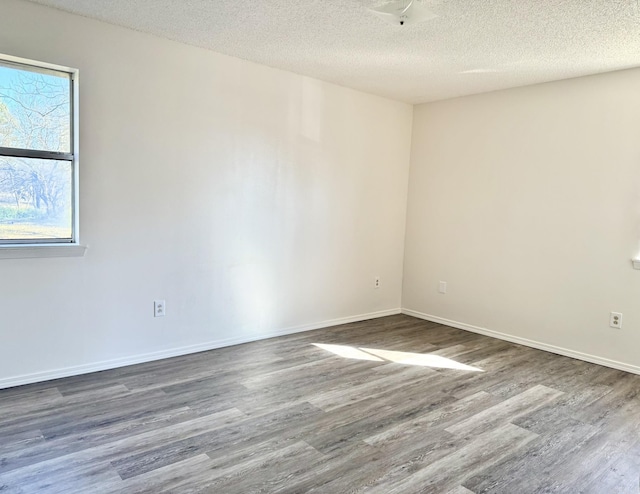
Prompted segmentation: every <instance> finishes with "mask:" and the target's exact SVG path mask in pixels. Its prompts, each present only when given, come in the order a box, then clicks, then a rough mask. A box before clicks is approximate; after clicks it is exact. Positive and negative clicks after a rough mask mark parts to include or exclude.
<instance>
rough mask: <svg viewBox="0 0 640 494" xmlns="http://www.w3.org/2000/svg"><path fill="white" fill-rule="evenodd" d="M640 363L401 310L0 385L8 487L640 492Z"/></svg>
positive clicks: (2, 458)
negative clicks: (506, 337)
mask: <svg viewBox="0 0 640 494" xmlns="http://www.w3.org/2000/svg"><path fill="white" fill-rule="evenodd" d="M639 474H640V376H635V375H631V374H627V373H624V372H621V371H617V370H613V369H608V368H605V367H600V366H598V365H593V364H589V363H586V362H581V361H578V360H573V359H570V358H567V357H561V356H558V355H553V354H550V353H546V352H542V351H538V350H533V349H530V348H526V347H522V346H519V345H514V344H510V343H506V342H504V341H499V340H495V339H492V338H488V337H484V336H480V335H476V334H472V333H467V332H465V331H460V330H457V329H453V328H450V327H446V326H441V325H438V324H434V323H429V322H425V321H421V320H418V319H414V318H411V317H409V316H404V315H401V316H392V317H386V318H382V319H376V320H372V321H364V322H359V323H353V324H347V325H343V326H336V327H333V328H328V329H323V330H317V331H310V332H307V333H301V334H296V335H291V336H285V337H280V338H273V339H269V340H264V341H260V342H255V343H249V344H245V345H238V346H235V347H229V348H224V349H219V350H214V351H210V352H203V353H198V354H194V355H188V356H184V357H179V358H173V359H167V360H163V361H156V362H150V363H147V364H141V365H136V366H130V367H124V368H120V369H115V370H111V371H105V372H99V373H94V374H87V375H83V376H77V377H72V378H67V379H61V380H57V381H50V382H46V383H38V384H34V385H29V386H23V387H17V388H12V389H7V390H2V391H0V492H1V493H3V494H4V493H21V494H24V493H35V492H37V493H47V494H49V493H65V494H67V493H98V494H100V493H112V494H115V493H127V494H129V493H181V494H182V493H196V492H207V493H224V494H226V493H229V494H233V493H243V494H247V493H303V492H305V493H306V492H312V493H358V492H370V493H384V494H389V493H437V494H440V493H442V494H469V493H474V494H480V493H506V494H511V493H594V494H626V493H638V492H639V490H640V489H639V485H640V483H639V482H640V478H639Z"/></svg>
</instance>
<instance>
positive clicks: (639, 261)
mask: <svg viewBox="0 0 640 494" xmlns="http://www.w3.org/2000/svg"><path fill="white" fill-rule="evenodd" d="M631 262H632V263H633V268H634V269H640V259H631Z"/></svg>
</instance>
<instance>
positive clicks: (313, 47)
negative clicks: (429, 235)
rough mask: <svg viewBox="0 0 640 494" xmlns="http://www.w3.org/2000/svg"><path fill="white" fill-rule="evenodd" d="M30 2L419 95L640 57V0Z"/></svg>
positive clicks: (517, 82)
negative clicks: (396, 15) (392, 12)
mask: <svg viewBox="0 0 640 494" xmlns="http://www.w3.org/2000/svg"><path fill="white" fill-rule="evenodd" d="M31 1H34V2H35V3H40V4H43V5H49V6H52V7H57V8H60V9H63V10H66V11H69V12H73V13H76V14H81V15H84V16H87V17H93V18H96V19H101V20H103V21H107V22H110V23H113V24H118V25H121V26H125V27H129V28H133V29H137V30H139V31H144V32H148V33H152V34H155V35H158V36H162V37H165V38H169V39H173V40H176V41H181V42H184V43H188V44H191V45H196V46H201V47H204V48H209V49H211V50H214V51H216V52H220V53H224V54H227V55H232V56H234V57H239V58H243V59H246V60H252V61H254V62H258V63H261V64H265V65H269V66H271V67H277V68H280V69H285V70H289V71H292V72H296V73H299V74H304V75H308V76H312V77H316V78H318V79H322V80H325V81H329V82H334V83H337V84H340V85H343V86H348V87H352V88H355V89H360V90H363V91H366V92H370V93H374V94H379V95H382V96H387V97H390V98H394V99H398V100H402V101H407V102H410V103H421V102H427V101H434V100H439V99H445V98H451V97H455V96H461V95H466V94H474V93H480V92H486V91H491V90H496V89H503V88H508V87H515V86H522V85H527V84H533V83H537V82H545V81H551V80H558V79H566V78H570V77H576V76H581V75H587V74H594V73H599V72H606V71H611V70H617V69H623V68H630V67H637V66H640V5H639V1H640V0H544V1H543V0H479V1H470V0H422V1H423V2H424V5H426V6H427V7H428V8H429V9H430V10H432V11H433V12H435V13H436V14H438V17H437V18H436V19H433V20H430V21H427V22H424V23H421V24H414V25H408V26H406V25H405V26H402V27H401V26H394V25H391V24H387V23H385V22H384V21H382V20H380V19H379V18H378V17H376V16H374V15H373V14H371V13H370V12H369V11H368V10H367V7H374V6H379V5H381V4H383V3H384V2H381V1H379V0H378V1H377V0H296V1H292V0H31Z"/></svg>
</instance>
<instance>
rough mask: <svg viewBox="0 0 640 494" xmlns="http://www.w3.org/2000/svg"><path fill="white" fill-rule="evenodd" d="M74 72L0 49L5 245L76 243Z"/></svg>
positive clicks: (0, 189)
mask: <svg viewBox="0 0 640 494" xmlns="http://www.w3.org/2000/svg"><path fill="white" fill-rule="evenodd" d="M77 76H78V74H77V71H76V70H73V69H67V68H63V67H57V66H53V65H50V64H44V63H39V62H32V61H29V60H23V59H17V58H14V57H7V56H3V55H0V246H15V247H19V246H20V245H22V244H31V245H33V244H38V245H47V244H65V243H67V244H75V243H77V241H78V227H77V225H78V207H77V204H78V183H77V181H78V170H77V167H78V163H77V156H78V153H77V118H76V115H77V111H76V110H77V108H76V107H77V105H76V102H77V82H78V77H77Z"/></svg>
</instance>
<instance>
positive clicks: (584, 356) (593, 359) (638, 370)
mask: <svg viewBox="0 0 640 494" xmlns="http://www.w3.org/2000/svg"><path fill="white" fill-rule="evenodd" d="M402 313H403V314H406V315H408V316H413V317H417V318H418V319H424V320H426V321H431V322H436V323H438V324H443V325H445V326H451V327H452V328H457V329H464V330H465V331H470V332H472V333H478V334H482V335H485V336H491V337H492V338H498V339H500V340H505V341H509V342H511V343H517V344H519V345H524V346H528V347H531V348H536V349H538V350H545V351H547V352H551V353H556V354H558V355H563V356H565V357H571V358H575V359H578V360H584V361H585V362H590V363H592V364H599V365H603V366H605V367H611V368H612V369H618V370H622V371H626V372H630V373H632V374H640V367H638V366H636V365H631V364H625V363H624V362H618V361H616V360H610V359H607V358H604V357H598V356H597V355H590V354H588V353H582V352H576V351H575V350H570V349H568V348H562V347H558V346H555V345H549V344H547V343H542V342H540V341H534V340H528V339H526V338H520V337H519V336H513V335H510V334H506V333H500V332H498V331H493V330H491V329H486V328H481V327H478V326H472V325H471V324H465V323H462V322H458V321H451V320H449V319H444V318H442V317H437V316H432V315H430V314H425V313H423V312H418V311H415V310H411V309H402Z"/></svg>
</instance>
